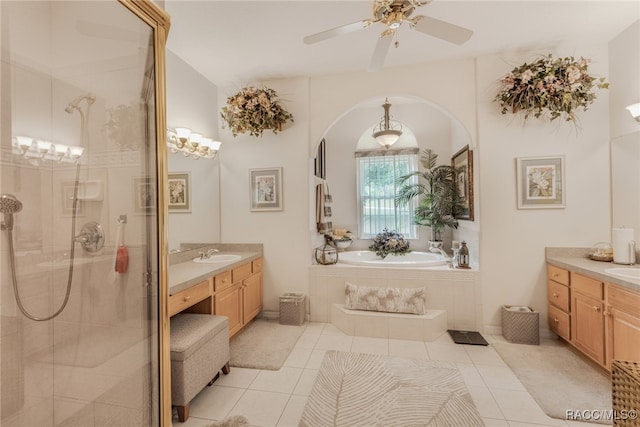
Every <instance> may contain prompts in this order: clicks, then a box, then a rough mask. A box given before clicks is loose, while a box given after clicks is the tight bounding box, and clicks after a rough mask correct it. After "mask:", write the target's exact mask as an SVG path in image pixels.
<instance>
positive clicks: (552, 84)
mask: <svg viewBox="0 0 640 427" xmlns="http://www.w3.org/2000/svg"><path fill="white" fill-rule="evenodd" d="M590 62H591V60H590V59H585V58H580V60H575V59H574V58H573V57H572V56H569V57H566V58H556V59H553V57H552V56H551V55H546V56H543V57H541V58H540V59H538V60H537V61H535V62H533V63H531V64H527V63H524V64H522V65H520V66H518V67H515V68H514V69H513V70H512V71H511V72H510V73H509V74H507V75H506V76H505V77H504V78H502V79H501V80H500V83H501V89H500V91H499V92H498V94H497V95H496V97H495V98H494V101H497V102H499V103H500V106H501V107H502V110H501V112H502V114H507V113H509V112H511V113H514V114H515V113H518V112H523V113H524V118H525V120H526V119H527V118H528V117H529V116H531V115H533V116H534V117H537V118H538V117H541V116H542V117H544V116H548V117H549V118H550V119H551V120H555V119H557V118H559V117H562V118H564V120H566V121H570V122H573V123H574V124H575V123H576V121H577V117H576V110H579V109H580V108H582V110H583V111H586V110H587V108H588V106H589V105H591V104H592V103H593V101H594V100H595V99H596V94H595V89H596V88H599V89H607V88H608V87H609V83H607V82H605V79H604V77H600V78H597V79H596V78H595V77H592V76H591V75H589V73H588V67H589V63H590Z"/></svg>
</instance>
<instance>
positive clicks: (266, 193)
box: [249, 168, 282, 211]
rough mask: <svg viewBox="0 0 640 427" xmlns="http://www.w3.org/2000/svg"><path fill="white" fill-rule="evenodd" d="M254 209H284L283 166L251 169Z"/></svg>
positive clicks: (250, 181)
mask: <svg viewBox="0 0 640 427" xmlns="http://www.w3.org/2000/svg"><path fill="white" fill-rule="evenodd" d="M249 186H250V188H251V201H250V202H251V210H252V211H281V210H282V168H265V169H249Z"/></svg>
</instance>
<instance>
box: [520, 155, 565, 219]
mask: <svg viewBox="0 0 640 427" xmlns="http://www.w3.org/2000/svg"><path fill="white" fill-rule="evenodd" d="M516 178H517V179H516V181H517V185H518V191H517V193H518V209H554V208H564V207H565V202H564V200H565V198H564V156H549V157H518V158H517V159H516Z"/></svg>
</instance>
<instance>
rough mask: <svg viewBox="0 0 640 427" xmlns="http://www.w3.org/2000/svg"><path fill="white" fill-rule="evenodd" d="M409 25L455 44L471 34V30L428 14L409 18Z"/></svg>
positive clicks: (465, 39) (463, 40) (466, 38)
mask: <svg viewBox="0 0 640 427" xmlns="http://www.w3.org/2000/svg"><path fill="white" fill-rule="evenodd" d="M411 27H412V28H414V29H415V30H418V31H420V32H421V33H424V34H428V35H430V36H433V37H437V38H439V39H442V40H445V41H448V42H451V43H455V44H463V43H464V42H466V41H467V40H469V38H470V37H471V35H472V34H473V31H471V30H468V29H466V28H463V27H459V26H457V25H454V24H451V23H449V22H445V21H441V20H439V19H436V18H431V17H428V16H416V17H415V18H413V19H412V20H411Z"/></svg>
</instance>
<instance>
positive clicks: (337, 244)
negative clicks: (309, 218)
mask: <svg viewBox="0 0 640 427" xmlns="http://www.w3.org/2000/svg"><path fill="white" fill-rule="evenodd" d="M351 243H353V240H332V241H330V242H329V244H330V245H331V246H333V247H334V248H336V249H337V250H338V251H340V252H341V251H344V250H345V249H347V248H348V247H349V246H351Z"/></svg>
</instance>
